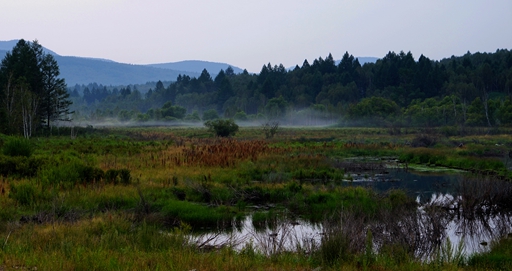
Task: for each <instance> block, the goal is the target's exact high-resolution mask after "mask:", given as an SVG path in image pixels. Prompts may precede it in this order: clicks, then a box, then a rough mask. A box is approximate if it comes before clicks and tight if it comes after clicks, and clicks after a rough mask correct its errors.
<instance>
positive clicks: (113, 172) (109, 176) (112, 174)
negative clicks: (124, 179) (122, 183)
mask: <svg viewBox="0 0 512 271" xmlns="http://www.w3.org/2000/svg"><path fill="white" fill-rule="evenodd" d="M118 176H119V171H117V169H108V170H107V171H106V172H105V181H106V182H107V183H112V184H117V183H118V182H119V181H118V179H117V177H118Z"/></svg>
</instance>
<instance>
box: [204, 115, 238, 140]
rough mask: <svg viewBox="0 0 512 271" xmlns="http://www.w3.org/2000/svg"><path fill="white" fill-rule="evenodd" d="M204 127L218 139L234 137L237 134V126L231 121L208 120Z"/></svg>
mask: <svg viewBox="0 0 512 271" xmlns="http://www.w3.org/2000/svg"><path fill="white" fill-rule="evenodd" d="M204 126H206V127H208V130H209V131H210V132H213V133H215V135H216V136H220V137H229V136H234V135H235V134H236V133H237V132H238V125H237V124H236V123H235V122H234V121H233V120H231V119H224V120H223V119H217V120H209V121H207V122H205V123H204Z"/></svg>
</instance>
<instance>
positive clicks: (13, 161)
mask: <svg viewBox="0 0 512 271" xmlns="http://www.w3.org/2000/svg"><path fill="white" fill-rule="evenodd" d="M44 164H45V160H44V159H41V158H36V157H29V158H27V157H24V156H15V157H10V156H3V155H1V156H0V175H2V176H15V177H19V178H23V177H33V176H35V175H36V174H37V172H38V171H39V169H41V167H42V166H43V165H44Z"/></svg>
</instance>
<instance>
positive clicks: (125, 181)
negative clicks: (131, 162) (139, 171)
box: [119, 168, 132, 185]
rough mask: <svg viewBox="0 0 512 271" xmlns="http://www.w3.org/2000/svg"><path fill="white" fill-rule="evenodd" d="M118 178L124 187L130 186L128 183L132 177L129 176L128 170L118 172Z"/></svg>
mask: <svg viewBox="0 0 512 271" xmlns="http://www.w3.org/2000/svg"><path fill="white" fill-rule="evenodd" d="M119 177H120V179H121V183H122V184H124V185H127V184H130V182H131V181H132V177H131V176H130V170H128V169H125V168H124V169H120V170H119Z"/></svg>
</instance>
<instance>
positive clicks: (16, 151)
mask: <svg viewBox="0 0 512 271" xmlns="http://www.w3.org/2000/svg"><path fill="white" fill-rule="evenodd" d="M32 152H33V147H32V144H31V143H30V141H29V140H28V139H25V138H22V137H16V138H11V139H10V140H8V141H7V142H5V144H4V149H3V153H4V154H5V155H7V156H24V157H30V156H31V155H32Z"/></svg>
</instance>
